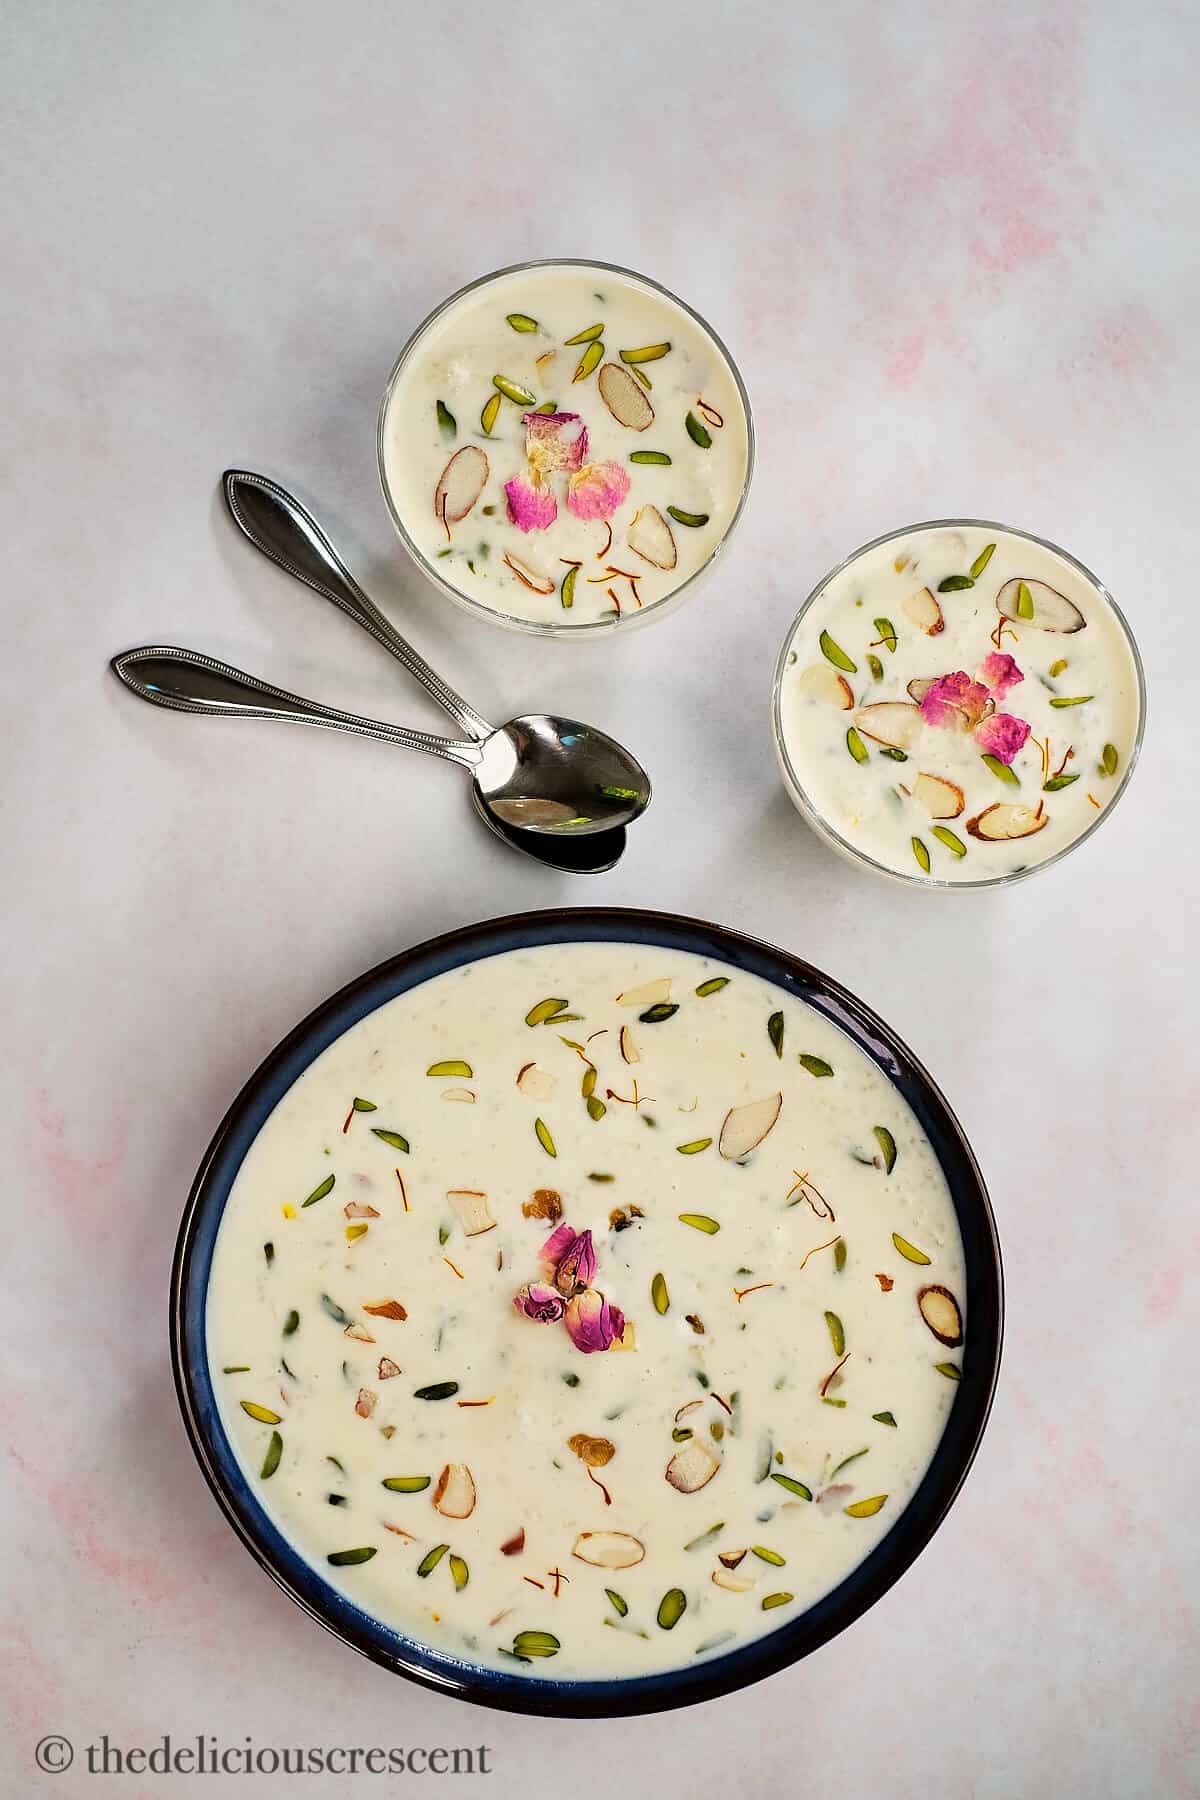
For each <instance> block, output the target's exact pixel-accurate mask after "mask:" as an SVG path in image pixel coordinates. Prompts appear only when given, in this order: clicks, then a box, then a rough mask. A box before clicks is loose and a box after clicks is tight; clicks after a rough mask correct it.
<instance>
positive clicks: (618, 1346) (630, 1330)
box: [608, 1319, 637, 1350]
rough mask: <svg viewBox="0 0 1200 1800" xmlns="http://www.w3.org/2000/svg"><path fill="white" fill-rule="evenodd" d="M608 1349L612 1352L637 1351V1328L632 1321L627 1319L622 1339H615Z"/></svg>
mask: <svg viewBox="0 0 1200 1800" xmlns="http://www.w3.org/2000/svg"><path fill="white" fill-rule="evenodd" d="M608 1347H609V1349H610V1350H636V1349H637V1328H636V1327H635V1325H634V1323H633V1320H632V1319H626V1321H625V1329H624V1331H623V1332H622V1333H621V1335H620V1337H619V1338H617V1339H615V1340H614V1342H613V1343H611V1344H610V1345H609V1346H608Z"/></svg>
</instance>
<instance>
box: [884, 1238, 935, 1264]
mask: <svg viewBox="0 0 1200 1800" xmlns="http://www.w3.org/2000/svg"><path fill="white" fill-rule="evenodd" d="M892 1242H893V1244H894V1245H895V1246H896V1248H897V1250H898V1251H899V1252H900V1254H901V1256H903V1257H904V1258H905V1260H906V1261H907V1262H910V1263H930V1262H932V1261H933V1258H932V1257H931V1256H926V1254H925V1252H924V1251H923V1250H918V1249H917V1247H916V1245H915V1244H910V1243H909V1241H908V1239H907V1238H902V1237H901V1236H900V1233H899V1232H898V1231H893V1233H892Z"/></svg>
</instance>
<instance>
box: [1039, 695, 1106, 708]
mask: <svg viewBox="0 0 1200 1800" xmlns="http://www.w3.org/2000/svg"><path fill="white" fill-rule="evenodd" d="M1095 698H1096V696H1095V694H1073V695H1072V696H1071V698H1070V699H1066V698H1064V697H1063V696H1062V695H1061V694H1060V695H1059V696H1058V697H1057V698H1055V699H1053V700H1052V701H1051V702H1050V704H1051V706H1057V707H1058V708H1059V710H1060V711H1061V709H1062V708H1063V707H1064V706H1086V705H1087V703H1088V701H1089V700H1094V699H1095Z"/></svg>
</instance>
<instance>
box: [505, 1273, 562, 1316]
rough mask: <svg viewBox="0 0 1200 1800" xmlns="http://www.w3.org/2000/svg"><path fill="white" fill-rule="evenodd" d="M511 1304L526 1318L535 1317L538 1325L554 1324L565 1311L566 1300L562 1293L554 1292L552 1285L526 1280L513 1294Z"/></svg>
mask: <svg viewBox="0 0 1200 1800" xmlns="http://www.w3.org/2000/svg"><path fill="white" fill-rule="evenodd" d="M513 1305H514V1306H515V1307H516V1309H517V1311H518V1312H519V1313H524V1315H525V1317H526V1318H527V1319H536V1320H537V1322H538V1324H539V1325H553V1324H555V1323H556V1321H557V1320H559V1319H561V1318H562V1316H563V1313H564V1312H565V1311H566V1301H565V1300H564V1299H563V1297H562V1295H561V1294H556V1293H555V1291H554V1289H553V1288H552V1287H547V1286H546V1285H545V1283H544V1282H541V1281H527V1282H526V1283H525V1286H524V1287H523V1288H521V1289H519V1291H518V1292H517V1293H515V1294H514V1295H513Z"/></svg>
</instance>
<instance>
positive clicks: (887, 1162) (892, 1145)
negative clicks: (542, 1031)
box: [871, 1125, 896, 1175]
mask: <svg viewBox="0 0 1200 1800" xmlns="http://www.w3.org/2000/svg"><path fill="white" fill-rule="evenodd" d="M871 1129H872V1130H873V1131H874V1133H875V1142H876V1143H877V1144H878V1145H879V1148H880V1150H881V1151H882V1153H883V1170H884V1174H885V1175H890V1174H891V1172H892V1170H893V1169H894V1168H895V1166H896V1140H895V1138H894V1137H893V1136H892V1134H891V1132H890V1131H889V1130H888V1128H887V1126H886V1125H874V1126H872V1128H871Z"/></svg>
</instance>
